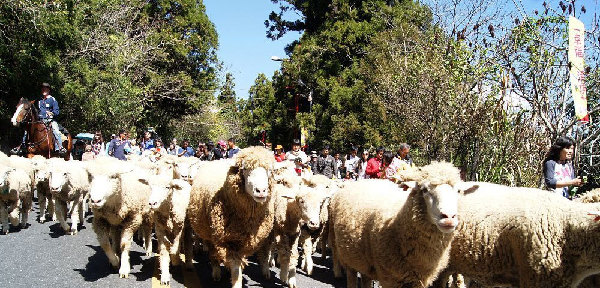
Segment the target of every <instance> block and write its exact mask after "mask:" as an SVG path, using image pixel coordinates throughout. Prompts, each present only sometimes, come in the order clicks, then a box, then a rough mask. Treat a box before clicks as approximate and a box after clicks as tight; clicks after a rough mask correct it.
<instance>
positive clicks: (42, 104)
mask: <svg viewBox="0 0 600 288" xmlns="http://www.w3.org/2000/svg"><path fill="white" fill-rule="evenodd" d="M41 96H42V98H41V99H40V100H39V101H38V110H39V115H38V116H39V118H40V120H41V121H43V122H44V123H45V124H46V125H50V126H51V127H52V134H54V150H55V151H57V152H59V153H65V152H66V150H65V148H63V147H62V134H61V133H60V130H59V128H58V123H57V122H56V121H55V120H54V117H56V116H58V114H59V113H60V110H59V108H58V101H56V99H54V97H52V95H50V84H48V83H42V95H41ZM26 141H27V131H25V135H23V141H22V143H21V146H19V147H18V148H15V149H13V150H18V149H19V148H22V147H25V143H26Z"/></svg>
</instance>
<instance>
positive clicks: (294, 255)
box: [259, 162, 330, 287]
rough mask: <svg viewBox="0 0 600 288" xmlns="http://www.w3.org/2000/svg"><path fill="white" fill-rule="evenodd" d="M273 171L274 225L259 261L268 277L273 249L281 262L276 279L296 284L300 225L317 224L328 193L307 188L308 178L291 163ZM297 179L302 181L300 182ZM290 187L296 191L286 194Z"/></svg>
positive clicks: (313, 226) (260, 253)
mask: <svg viewBox="0 0 600 288" xmlns="http://www.w3.org/2000/svg"><path fill="white" fill-rule="evenodd" d="M290 163H291V162H290ZM292 164H293V163H292ZM273 174H274V180H275V181H276V183H277V185H276V186H274V190H275V191H274V195H275V196H276V197H277V198H276V200H275V212H274V213H275V224H274V228H273V232H272V235H271V239H270V241H269V242H268V243H266V246H265V247H263V248H261V251H259V262H260V265H261V269H262V273H263V275H264V276H265V278H267V279H268V278H270V271H269V267H270V262H271V261H270V260H271V255H272V250H273V248H277V253H278V258H279V262H280V264H281V270H280V274H279V275H280V276H279V278H280V280H281V281H282V282H284V283H285V284H287V285H288V286H289V287H296V265H297V263H298V240H299V236H300V227H301V226H302V225H303V224H306V225H308V226H310V227H311V228H316V227H318V224H319V209H320V206H321V203H322V202H323V199H325V198H328V197H330V194H328V193H327V192H328V191H327V190H326V189H325V188H324V187H318V188H317V187H309V186H308V184H309V181H308V180H305V179H304V180H303V179H302V178H300V177H298V176H297V175H298V174H297V173H296V171H295V170H294V167H293V166H292V167H283V168H281V169H277V170H276V171H275V172H274V173H273ZM323 177H324V176H323ZM301 180H303V181H304V183H302V184H303V185H301ZM290 190H291V191H297V190H299V191H298V192H296V193H290ZM294 194H295V196H294Z"/></svg>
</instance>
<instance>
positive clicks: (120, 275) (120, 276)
mask: <svg viewBox="0 0 600 288" xmlns="http://www.w3.org/2000/svg"><path fill="white" fill-rule="evenodd" d="M119 278H122V279H127V278H129V274H120V273H119Z"/></svg>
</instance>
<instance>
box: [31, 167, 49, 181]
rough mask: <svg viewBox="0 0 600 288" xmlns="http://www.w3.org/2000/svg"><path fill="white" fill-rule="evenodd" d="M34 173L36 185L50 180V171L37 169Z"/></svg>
mask: <svg viewBox="0 0 600 288" xmlns="http://www.w3.org/2000/svg"><path fill="white" fill-rule="evenodd" d="M34 172H35V173H34V174H35V182H36V183H39V182H44V181H46V180H48V179H49V178H50V171H48V169H45V168H40V167H36V168H35V170H34Z"/></svg>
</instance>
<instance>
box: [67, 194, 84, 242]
mask: <svg viewBox="0 0 600 288" xmlns="http://www.w3.org/2000/svg"><path fill="white" fill-rule="evenodd" d="M77 202H79V203H77ZM81 211H82V209H81V201H77V200H75V201H73V202H71V231H70V232H69V234H70V235H76V234H77V225H78V224H79V221H78V220H80V219H81V217H80V216H79V212H81ZM82 222H83V221H82Z"/></svg>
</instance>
